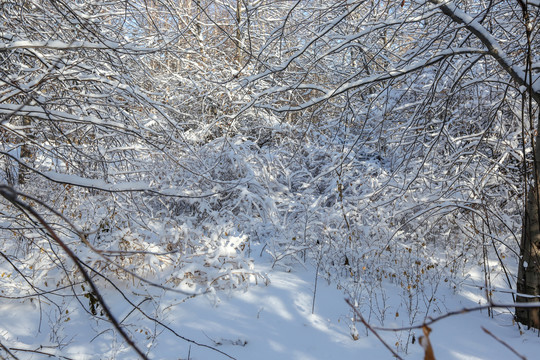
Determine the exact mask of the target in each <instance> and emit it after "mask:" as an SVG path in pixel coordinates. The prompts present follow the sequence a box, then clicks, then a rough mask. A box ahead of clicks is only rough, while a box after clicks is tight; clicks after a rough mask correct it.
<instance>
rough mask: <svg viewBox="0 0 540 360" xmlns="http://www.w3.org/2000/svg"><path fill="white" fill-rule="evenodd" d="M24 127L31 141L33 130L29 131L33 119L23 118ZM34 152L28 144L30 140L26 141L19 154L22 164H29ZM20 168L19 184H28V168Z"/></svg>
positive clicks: (20, 166)
mask: <svg viewBox="0 0 540 360" xmlns="http://www.w3.org/2000/svg"><path fill="white" fill-rule="evenodd" d="M22 125H23V126H24V127H25V129H24V132H25V133H26V137H27V139H31V138H32V135H31V130H30V129H29V127H30V125H32V118H30V116H23V118H22ZM32 155H33V154H32V150H31V149H30V144H29V143H28V140H26V141H25V142H24V143H23V145H21V152H20V154H19V159H20V160H21V162H24V163H28V162H29V161H31V159H32ZM18 167H19V176H18V182H19V184H21V185H22V184H24V183H26V180H27V178H28V174H29V171H28V168H26V167H24V166H22V165H20V164H19V165H18Z"/></svg>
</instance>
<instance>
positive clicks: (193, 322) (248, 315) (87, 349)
mask: <svg viewBox="0 0 540 360" xmlns="http://www.w3.org/2000/svg"><path fill="white" fill-rule="evenodd" d="M257 270H258V271H261V272H266V273H267V274H268V277H269V278H270V281H271V282H270V283H269V284H268V285H266V286H265V285H264V284H261V283H259V284H258V285H255V284H253V286H251V287H250V288H249V290H248V291H246V292H241V291H233V292H231V293H217V294H215V293H214V294H212V295H203V296H199V297H195V298H191V299H186V298H185V297H183V296H182V295H178V294H172V293H168V294H166V295H163V296H162V297H160V298H154V299H152V300H151V301H147V302H146V305H141V307H144V309H145V310H146V311H148V312H149V313H159V314H160V316H159V317H160V319H161V320H162V321H163V322H164V323H166V324H167V325H168V326H169V327H170V328H172V329H174V330H175V331H176V332H177V333H178V334H180V335H181V336H183V337H186V338H189V339H191V340H194V341H196V342H198V343H200V344H206V345H209V346H212V347H214V348H215V349H218V350H220V351H221V352H223V353H226V354H227V355H228V356H225V355H224V354H222V353H219V352H217V351H215V350H212V349H209V348H206V347H202V346H198V345H196V344H190V343H189V342H186V341H184V340H182V339H179V338H178V337H176V336H175V335H173V334H172V333H170V332H168V331H166V330H165V331H163V328H160V327H159V326H158V327H157V328H156V329H149V328H147V329H140V330H139V329H134V328H133V326H132V325H129V317H130V316H135V315H134V314H133V313H132V309H131V308H129V307H124V306H123V305H122V306H121V305H119V304H123V302H122V301H117V300H120V299H119V297H118V295H115V294H114V292H112V291H111V290H110V289H109V290H106V291H105V292H104V293H105V295H106V298H107V301H108V302H109V304H110V305H111V307H112V310H113V312H114V313H115V314H116V316H117V317H118V318H119V319H123V320H124V321H123V323H124V324H126V328H127V329H129V330H130V331H132V332H134V333H135V334H136V335H139V333H140V334H142V335H141V336H145V334H146V333H148V334H150V333H152V332H153V331H156V334H157V336H155V338H154V340H153V342H151V345H150V346H149V348H148V355H149V357H150V358H151V359H194V360H195V359H206V360H212V359H216V360H217V359H228V358H230V357H232V358H235V359H260V360H263V359H268V360H270V359H272V360H273V359H298V360H311V359H342V360H348V359H351V360H352V359H392V358H393V356H392V354H391V353H390V352H389V351H388V350H387V349H386V348H385V347H384V346H383V345H382V344H381V342H380V341H379V340H378V339H377V338H376V337H375V336H374V335H373V334H372V333H369V334H367V333H366V329H365V328H364V327H363V325H362V324H361V323H359V322H357V323H356V328H357V330H358V334H359V339H358V340H356V341H355V340H353V338H352V337H351V328H350V326H351V325H352V324H353V323H352V321H351V317H352V312H351V309H350V307H349V306H348V305H347V304H346V302H345V296H344V294H343V292H342V291H340V290H338V289H336V287H335V286H333V285H331V284H328V282H326V281H325V280H324V279H321V278H320V277H319V279H318V281H317V291H316V294H315V307H314V309H315V311H314V313H312V304H313V298H314V288H315V269H314V268H311V267H307V268H301V267H300V266H298V267H296V268H292V269H287V270H286V271H284V270H281V269H277V268H276V269H272V268H271V267H270V265H269V264H264V262H263V264H259V265H258V266H257ZM472 281H474V277H473V280H472ZM387 291H388V295H389V297H390V298H392V296H399V295H397V292H398V291H399V290H398V289H395V288H393V286H390V285H389V286H388V288H387ZM392 291H394V293H393V294H392ZM439 296H441V295H439ZM481 299H482V291H481V290H478V288H475V287H470V291H469V288H468V287H467V286H465V287H464V290H463V291H461V292H460V293H453V292H451V291H449V290H448V291H446V292H444V291H443V294H442V298H441V300H442V301H441V303H442V306H441V308H442V309H438V310H436V311H433V313H432V314H431V315H432V316H434V317H435V316H438V315H441V314H443V313H444V312H446V311H453V310H459V309H462V308H465V307H473V306H475V305H478V303H479V302H481V301H482V300H481ZM150 303H152V304H151V305H149V304H150ZM73 307H77V304H76V302H75V301H73V302H72V303H71V304H70V306H68V308H70V309H71V310H70V311H69V315H70V316H69V317H67V316H66V315H65V314H64V315H65V316H64V317H63V322H64V323H68V322H70V323H71V327H70V328H69V329H71V331H73V329H77V331H76V333H73V332H65V333H64V331H65V330H64V329H62V328H61V327H59V326H58V325H56V326H51V327H48V326H47V322H49V323H51V320H52V319H51V318H50V316H51V314H47V313H45V312H43V313H41V312H40V307H39V305H38V304H36V303H35V302H32V301H28V302H25V303H24V304H21V303H20V301H19V300H15V301H7V300H5V299H3V300H2V301H1V302H0V341H1V342H2V343H3V344H5V343H7V342H9V343H10V345H11V346H13V347H16V346H17V343H19V344H20V346H21V348H26V349H37V350H40V351H43V352H45V353H49V354H56V355H58V356H60V354H61V355H62V356H65V357H67V358H70V359H105V358H116V359H133V358H136V356H135V354H134V352H133V351H131V350H130V349H128V348H127V347H126V345H125V344H124V343H123V342H122V340H121V339H120V338H119V337H118V335H115V334H113V333H112V331H110V330H102V328H100V327H99V326H98V325H97V323H96V321H95V320H88V318H87V317H86V314H84V313H82V312H81V311H80V309H79V310H74V309H73ZM151 309H154V310H153V311H152V310H151ZM66 310H67V309H66ZM66 310H62V311H64V312H66ZM388 310H390V308H389V309H388ZM439 310H441V311H439ZM391 311H392V314H391V316H388V318H387V321H386V322H385V324H384V325H385V326H386V327H400V326H406V325H408V316H407V314H406V313H405V312H404V311H403V313H402V314H398V312H396V313H395V314H394V311H395V310H391ZM399 312H401V310H400V311H399ZM40 315H41V318H40ZM48 317H49V318H48ZM53 323H54V321H53ZM61 323H62V322H61ZM74 325H76V326H74ZM482 327H484V328H486V329H488V330H489V331H490V332H491V333H493V334H494V335H495V336H497V337H499V338H500V339H502V340H503V341H505V342H506V343H507V344H509V345H510V346H512V347H513V348H514V349H516V350H517V351H518V352H519V353H520V354H522V355H524V356H526V357H527V358H528V359H536V358H537V354H538V353H540V339H539V338H538V336H537V334H536V333H535V332H533V331H527V330H525V329H522V331H521V334H520V330H519V329H518V328H517V326H516V325H515V324H513V322H512V316H511V315H510V313H509V312H508V311H505V310H502V311H501V310H499V311H496V312H495V315H494V316H493V317H492V318H491V317H489V316H488V314H487V313H486V311H483V312H473V313H467V314H461V315H456V316H452V317H449V318H446V319H443V320H441V321H438V322H436V323H435V324H433V325H431V328H432V333H431V335H430V339H431V343H432V345H433V349H434V352H435V356H436V359H438V360H464V359H469V360H477V359H513V358H516V357H515V355H514V354H513V353H512V352H511V351H510V350H509V349H507V348H506V347H505V346H503V345H502V344H501V343H499V342H497V341H496V340H494V339H493V338H492V337H491V336H488V335H487V334H486V333H485V332H484V331H483V330H482ZM53 332H56V333H53ZM421 333H422V330H421V329H415V330H413V331H412V333H411V336H409V338H408V336H407V332H383V331H380V334H381V335H382V336H383V338H384V339H385V340H386V341H387V343H388V344H389V345H390V346H391V347H393V348H394V349H396V344H397V345H398V346H397V348H399V351H398V353H399V355H400V356H402V357H403V358H404V359H423V356H424V354H423V349H422V348H421V346H420V345H419V344H418V340H417V339H418V337H419V336H420V335H421ZM412 334H414V337H415V340H416V341H415V343H414V344H413V343H412ZM53 336H60V337H63V341H64V343H65V344H66V346H65V348H64V349H62V350H59V349H48V348H47V347H46V344H47V339H49V338H52V337H53ZM146 336H147V337H149V336H150V337H151V335H146ZM407 339H409V341H408V346H406V345H407ZM145 343H146V342H145ZM23 344H24V345H23ZM44 344H45V345H44ZM405 347H407V351H406V352H405ZM17 354H18V356H19V358H21V359H38V358H41V357H39V356H37V355H36V354H35V353H32V352H28V353H24V352H20V351H19V352H17Z"/></svg>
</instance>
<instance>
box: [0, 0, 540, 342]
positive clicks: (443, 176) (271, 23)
mask: <svg viewBox="0 0 540 360" xmlns="http://www.w3.org/2000/svg"><path fill="white" fill-rule="evenodd" d="M539 11H540V10H539V6H538V4H537V2H535V1H528V2H523V1H511V0H500V1H490V2H485V3H484V2H477V1H460V2H458V3H453V2H446V1H444V2H443V1H436V0H432V1H403V2H395V1H338V0H336V1H295V2H274V1H240V0H238V1H207V0H193V1H187V0H186V1H176V0H162V1H138V0H133V1H127V2H126V1H110V2H107V3H97V2H95V1H80V2H64V1H46V0H41V1H37V0H34V1H29V0H28V1H21V2H3V3H2V5H1V13H0V14H1V23H0V26H1V41H0V61H1V64H2V67H1V71H2V80H1V83H0V84H1V85H0V114H1V115H2V120H1V133H0V135H1V136H2V149H1V154H2V159H1V161H2V174H1V179H2V182H3V183H4V184H7V185H9V186H10V188H14V189H16V190H17V191H20V192H21V193H25V194H26V195H27V196H28V197H27V198H22V197H21V198H20V199H22V200H24V201H27V202H28V205H29V206H32V207H33V208H34V207H35V208H36V211H38V212H39V213H40V214H41V215H42V216H43V217H44V219H46V220H47V222H48V223H50V224H52V227H53V229H54V230H55V231H56V232H57V233H58V235H59V236H60V237H63V238H65V239H68V241H67V242H66V243H67V244H68V245H70V247H71V248H72V249H73V250H74V252H75V254H76V255H77V256H78V257H79V258H80V259H81V262H82V263H84V264H87V265H88V267H89V269H88V271H89V272H90V273H91V274H93V275H94V276H96V277H99V276H100V275H99V274H104V279H103V278H102V280H100V281H101V283H100V285H101V286H104V287H107V286H112V285H111V284H117V283H123V282H125V281H127V280H131V281H133V282H136V285H137V286H148V285H149V286H150V287H154V288H156V289H159V291H161V290H163V289H164V288H167V289H168V290H172V291H183V292H185V293H188V294H193V293H197V291H199V292H201V293H202V292H206V293H208V292H210V291H213V290H215V289H223V288H237V287H245V286H247V284H248V283H249V280H250V279H257V281H259V280H261V279H262V280H264V276H262V275H261V274H258V273H257V272H256V271H254V270H253V269H252V262H251V260H249V258H248V257H249V256H251V249H252V246H256V244H261V245H260V246H261V247H262V248H263V249H264V251H260V252H259V253H262V252H267V253H268V254H269V255H270V256H271V257H272V259H273V263H274V265H276V266H288V265H289V264H290V263H291V262H292V263H294V262H296V261H298V260H299V261H310V260H311V261H313V262H315V263H317V268H318V269H319V270H320V273H321V274H323V275H324V276H326V277H327V278H329V279H331V280H332V281H335V282H336V283H338V284H339V285H340V286H342V287H343V288H344V289H345V291H346V292H347V293H348V294H349V296H350V297H351V298H352V299H355V300H357V302H358V303H362V304H368V305H367V306H366V308H365V309H361V311H368V312H369V315H370V316H371V315H374V316H375V315H377V316H378V317H379V320H380V321H381V322H383V321H384V316H383V315H382V314H376V311H375V310H373V309H374V306H369V305H372V304H374V303H375V302H378V301H383V300H385V294H384V289H383V286H382V284H383V283H385V282H388V281H391V282H392V283H394V284H395V285H396V286H399V287H401V288H402V289H403V297H402V299H401V300H400V301H402V302H403V306H406V307H407V309H408V312H409V314H410V322H411V323H412V322H414V321H415V320H416V319H417V318H419V317H420V316H421V315H420V314H424V315H425V314H427V310H426V309H429V308H430V307H431V306H433V303H434V302H435V301H436V300H434V299H435V296H434V294H436V293H437V291H438V288H439V285H440V284H444V283H447V282H448V283H450V284H451V286H453V287H454V288H456V289H457V288H458V287H459V286H460V282H461V281H462V279H463V276H462V275H463V274H465V273H467V272H468V269H470V268H469V266H471V267H474V266H480V267H481V268H482V269H483V276H484V286H485V287H486V289H490V288H491V287H492V285H491V282H492V281H495V280H496V277H498V276H500V277H503V278H504V280H505V282H506V284H507V285H508V287H509V288H514V284H515V283H516V279H517V281H518V289H517V290H518V292H524V293H526V294H529V295H539V291H538V281H537V278H536V277H537V274H538V269H537V268H536V265H535V264H537V260H535V258H536V256H537V255H536V248H535V246H536V245H534V244H535V240H534V239H535V238H536V233H537V230H535V229H536V228H537V224H538V220H537V219H538V217H537V213H538V210H537V208H538V206H537V203H538V200H536V198H537V197H538V196H537V193H538V191H537V190H535V189H536V188H537V185H536V184H537V178H538V175H537V169H538V166H537V160H536V159H537V156H536V155H535V152H534V151H533V149H535V147H536V143H535V141H536V138H535V137H536V133H537V130H536V126H537V123H536V122H535V121H536V118H537V116H538V103H537V101H538V96H539V95H538V94H539V90H538V89H539V88H540V85H538V81H537V79H538V54H537V53H535V51H534V49H535V48H536V47H537V46H538V31H539V30H538V28H539V27H538V26H537V25H538V24H537V20H536V19H538V16H537V15H538V12H539ZM6 189H7V188H6ZM7 194H9V193H7ZM525 199H529V200H528V203H527V204H526V203H525ZM8 200H9V199H8ZM22 200H21V201H22ZM45 204H46V205H47V206H48V207H47V206H45ZM53 210H54V211H57V213H55V212H54V211H53ZM23 214H26V215H27V216H23ZM1 216H2V223H1V224H2V229H3V233H4V234H5V237H4V240H2V241H3V242H2V247H1V251H2V254H3V256H4V258H5V259H10V261H11V262H10V266H11V271H12V272H14V273H17V274H18V276H17V277H14V279H13V280H10V281H11V282H10V283H9V284H7V285H6V287H7V288H9V289H10V290H9V291H10V293H9V296H12V297H16V296H18V295H17V294H19V293H20V292H25V294H26V295H28V296H34V297H35V296H38V297H39V296H41V295H40V294H43V293H44V292H45V290H43V289H44V288H45V287H46V286H48V285H46V284H48V283H49V282H50V281H51V278H54V279H55V282H56V283H57V288H56V289H55V290H54V291H53V292H54V293H57V294H60V296H62V299H66V296H67V295H66V293H70V294H71V293H72V294H73V295H75V296H76V297H78V298H80V297H81V296H86V295H87V296H88V298H87V299H90V300H89V305H88V306H87V307H89V308H88V309H89V312H90V313H91V315H97V312H96V309H95V302H94V303H93V300H92V299H94V298H93V296H94V295H92V293H91V292H87V291H86V290H80V289H79V288H77V287H76V286H75V285H79V284H80V282H81V281H83V280H82V279H81V278H80V274H79V273H78V272H77V270H76V269H75V268H74V267H73V264H72V263H70V260H69V259H68V258H67V257H66V256H65V254H63V253H62V251H60V250H61V249H60V248H59V247H58V244H57V243H55V242H54V241H51V238H50V236H51V235H50V233H49V232H47V231H45V230H44V229H43V227H42V224H40V223H39V221H38V222H36V219H35V217H33V216H32V214H31V213H28V211H26V212H25V211H24V208H22V209H21V208H20V207H19V208H17V207H16V206H15V207H14V206H11V205H9V204H8V203H7V202H6V203H4V204H3V208H2V214H1ZM522 217H524V218H525V222H524V224H525V225H524V231H523V234H524V235H523V237H521V235H520V234H521V229H522V220H521V219H522ZM21 244H23V245H21ZM479 259H480V260H479ZM509 259H510V260H509ZM493 260H495V261H493ZM517 261H520V266H519V268H520V269H521V272H520V274H519V276H517V275H516V269H517V267H516V262H517ZM27 264H33V265H27ZM69 264H71V265H69ZM30 266H31V267H30ZM36 268H39V269H40V270H39V271H37V272H36V270H35V269H36ZM51 274H55V275H51ZM458 274H459V275H458ZM149 277H151V278H152V281H150V280H149ZM135 279H136V280H135ZM96 281H97V280H96ZM67 284H69V286H68V287H66V288H63V287H62V286H64V285H66V286H67ZM107 284H108V285H107ZM142 284H145V285H142ZM156 285H159V286H156ZM137 286H135V288H136V287H137ZM75 288H76V289H75ZM153 291H154V290H152V291H149V292H148V294H149V295H148V294H146V295H144V296H143V295H141V294H138V293H137V292H136V291H133V289H131V290H130V291H124V292H123V294H124V295H125V296H126V299H129V301H128V300H126V301H128V302H129V303H130V304H136V303H138V302H139V301H142V300H144V298H145V296H147V295H148V296H150V295H151V296H156V297H157V295H156V293H154V292H153ZM156 291H158V290H156ZM88 294H90V295H88ZM485 296H486V301H491V297H492V292H491V291H486V295H485ZM518 298H519V297H518ZM518 300H525V298H524V297H521V298H519V299H518ZM52 302H53V303H55V304H57V305H58V308H61V307H62V306H64V305H62V304H67V301H64V300H62V301H52ZM83 303H85V304H86V302H83ZM421 304H424V305H421ZM65 306H68V305H65ZM92 306H94V311H92V310H91V309H92ZM517 315H518V319H519V320H520V321H521V322H523V323H525V324H527V325H530V326H537V322H536V320H535V319H536V317H537V315H534V314H533V315H532V317H531V316H530V313H529V311H523V312H518V314H517ZM147 320H148V319H147ZM158 320H159V319H158ZM132 335H133V334H132Z"/></svg>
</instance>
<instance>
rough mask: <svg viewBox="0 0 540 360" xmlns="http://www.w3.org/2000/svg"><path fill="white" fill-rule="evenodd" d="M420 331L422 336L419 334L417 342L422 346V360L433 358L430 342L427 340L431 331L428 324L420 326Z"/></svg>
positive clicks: (433, 359) (432, 359)
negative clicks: (423, 352)
mask: <svg viewBox="0 0 540 360" xmlns="http://www.w3.org/2000/svg"><path fill="white" fill-rule="evenodd" d="M422 331H423V332H424V336H420V337H419V338H418V343H419V344H420V346H422V347H423V348H424V351H425V355H424V360H435V355H434V354H433V348H432V347H431V342H430V341H429V334H430V333H431V329H430V328H429V326H427V325H424V326H423V327H422Z"/></svg>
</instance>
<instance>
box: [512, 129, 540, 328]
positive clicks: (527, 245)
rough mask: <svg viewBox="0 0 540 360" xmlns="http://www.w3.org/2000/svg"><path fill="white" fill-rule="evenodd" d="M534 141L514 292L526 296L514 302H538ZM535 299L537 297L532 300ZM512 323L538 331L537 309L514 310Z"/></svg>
mask: <svg viewBox="0 0 540 360" xmlns="http://www.w3.org/2000/svg"><path fill="white" fill-rule="evenodd" d="M539 140H540V138H539V137H537V138H536V144H535V149H534V152H535V162H536V164H535V167H534V171H535V172H536V174H535V177H534V185H533V186H532V188H531V189H530V191H529V195H528V199H527V202H526V205H525V217H524V219H523V230H522V235H521V258H520V261H519V269H518V279H517V291H518V293H520V294H523V295H528V296H518V297H517V301H518V302H530V301H534V302H537V301H540V216H539V211H540V206H539V204H540V197H539V193H538V190H539V189H540V186H539V179H540V174H539V173H538V172H539V171H540V146H539V144H538V141H539ZM536 296H538V297H536ZM516 320H517V321H519V322H521V323H523V324H525V325H527V326H528V327H535V328H537V329H540V309H538V308H536V309H524V308H517V309H516Z"/></svg>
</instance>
